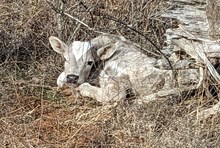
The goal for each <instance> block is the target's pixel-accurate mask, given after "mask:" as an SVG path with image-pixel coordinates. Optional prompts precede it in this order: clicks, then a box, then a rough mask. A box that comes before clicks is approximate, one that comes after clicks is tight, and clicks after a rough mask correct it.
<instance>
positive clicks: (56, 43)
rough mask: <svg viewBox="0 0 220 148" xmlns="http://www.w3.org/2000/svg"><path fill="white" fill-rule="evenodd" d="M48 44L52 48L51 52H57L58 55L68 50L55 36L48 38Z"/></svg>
mask: <svg viewBox="0 0 220 148" xmlns="http://www.w3.org/2000/svg"><path fill="white" fill-rule="evenodd" d="M49 42H50V45H51V46H52V48H53V50H54V51H56V52H58V53H59V54H62V55H63V54H64V52H65V51H66V50H67V49H68V46H67V45H66V44H65V43H64V42H63V41H61V40H60V39H58V38H57V37H55V36H50V37H49Z"/></svg>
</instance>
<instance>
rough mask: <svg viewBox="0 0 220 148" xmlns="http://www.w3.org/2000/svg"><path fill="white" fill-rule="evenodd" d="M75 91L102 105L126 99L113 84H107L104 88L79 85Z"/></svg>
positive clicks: (120, 90) (121, 91)
mask: <svg viewBox="0 0 220 148" xmlns="http://www.w3.org/2000/svg"><path fill="white" fill-rule="evenodd" d="M77 90H78V91H79V92H80V94H81V95H82V96H83V97H90V98H93V99H96V100H97V101H99V102H102V103H109V102H112V101H119V100H121V99H124V98H125V97H126V93H125V91H124V90H123V89H120V87H119V86H118V85H117V84H115V83H108V84H106V85H105V86H104V87H103V86H101V87H97V86H92V85H90V84H89V83H83V84H81V85H80V86H79V87H78V88H77Z"/></svg>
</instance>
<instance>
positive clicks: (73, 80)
mask: <svg viewBox="0 0 220 148" xmlns="http://www.w3.org/2000/svg"><path fill="white" fill-rule="evenodd" d="M49 42H50V44H51V46H52V48H53V50H54V51H56V52H57V53H59V54H61V55H62V56H63V57H64V58H65V64H64V68H65V70H64V72H62V73H61V74H60V76H59V77H58V79H57V84H58V87H62V86H63V84H68V85H71V86H73V87H78V86H79V85H80V84H82V83H84V82H85V81H86V79H87V78H88V77H89V74H90V71H91V68H92V66H93V64H94V63H95V62H96V60H100V59H101V60H105V59H108V58H109V57H111V56H112V55H113V53H114V52H115V48H112V47H111V46H104V47H102V48H99V49H96V48H95V47H92V45H91V43H90V42H80V41H74V42H73V43H72V44H70V45H69V46H68V45H66V44H65V43H64V42H63V41H61V40H60V39H58V38H57V37H54V36H51V37H50V38H49Z"/></svg>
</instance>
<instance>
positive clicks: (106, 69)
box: [49, 35, 197, 102]
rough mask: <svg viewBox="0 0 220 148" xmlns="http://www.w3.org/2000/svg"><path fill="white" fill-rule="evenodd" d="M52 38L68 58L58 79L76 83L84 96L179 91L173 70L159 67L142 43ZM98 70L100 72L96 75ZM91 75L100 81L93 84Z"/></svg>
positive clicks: (116, 38)
mask: <svg viewBox="0 0 220 148" xmlns="http://www.w3.org/2000/svg"><path fill="white" fill-rule="evenodd" d="M49 41H50V44H51V46H52V48H53V49H54V50H55V51H56V52H58V53H60V54H61V55H63V56H64V58H65V60H66V61H65V65H64V67H65V71H64V72H62V73H61V74H60V76H59V77H58V80H57V84H58V86H59V87H62V85H63V84H67V85H69V86H73V87H74V88H75V89H76V90H78V91H79V92H80V94H81V95H82V96H85V97H91V98H94V99H96V100H98V101H100V102H111V101H118V100H122V99H126V98H128V97H131V96H134V95H135V96H136V97H137V98H139V99H146V98H147V99H155V98H157V97H158V95H160V93H158V92H161V93H163V92H164V93H165V94H166V93H168V92H169V91H170V93H174V92H175V89H173V88H174V86H173V75H172V70H161V69H159V68H156V67H155V65H156V63H157V60H156V59H155V58H151V57H149V56H147V55H145V54H143V53H142V52H141V51H140V48H139V46H138V45H136V44H133V43H131V42H130V41H127V40H126V39H125V38H123V37H121V36H113V35H101V36H99V37H97V38H94V39H92V40H91V41H90V42H79V41H74V42H73V43H72V44H70V45H69V46H67V45H66V44H65V43H64V42H62V41H61V40H59V39H58V38H56V37H53V36H51V37H50V38H49ZM96 70H97V71H98V74H96V76H95V77H94V76H93V77H92V76H91V75H92V74H93V71H96ZM94 73H97V72H94ZM89 79H93V80H96V81H95V82H96V83H95V84H94V85H91V83H89ZM187 79H188V78H187ZM193 79H194V78H193ZM195 79H197V78H195ZM178 85H179V84H178ZM130 93H131V94H130ZM162 96H163V95H162ZM159 97H160V96H159Z"/></svg>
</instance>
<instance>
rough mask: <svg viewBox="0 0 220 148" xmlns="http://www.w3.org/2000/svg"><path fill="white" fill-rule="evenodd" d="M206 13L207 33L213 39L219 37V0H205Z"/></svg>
mask: <svg viewBox="0 0 220 148" xmlns="http://www.w3.org/2000/svg"><path fill="white" fill-rule="evenodd" d="M206 15H207V20H208V24H209V35H210V36H211V37H212V38H214V39H220V0H207V7H206Z"/></svg>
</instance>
